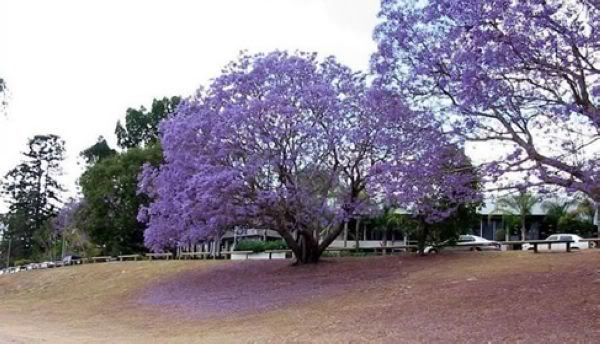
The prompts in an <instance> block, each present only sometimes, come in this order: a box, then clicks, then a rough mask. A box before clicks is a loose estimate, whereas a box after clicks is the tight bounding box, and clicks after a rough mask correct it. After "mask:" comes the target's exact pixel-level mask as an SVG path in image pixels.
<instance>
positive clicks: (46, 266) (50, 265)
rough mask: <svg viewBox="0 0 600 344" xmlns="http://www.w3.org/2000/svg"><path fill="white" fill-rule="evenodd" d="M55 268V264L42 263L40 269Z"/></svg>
mask: <svg viewBox="0 0 600 344" xmlns="http://www.w3.org/2000/svg"><path fill="white" fill-rule="evenodd" d="M53 267H54V262H43V263H40V268H41V269H47V268H53Z"/></svg>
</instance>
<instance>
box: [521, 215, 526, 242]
mask: <svg viewBox="0 0 600 344" xmlns="http://www.w3.org/2000/svg"><path fill="white" fill-rule="evenodd" d="M525 240H527V227H526V226H525V216H521V241H525Z"/></svg>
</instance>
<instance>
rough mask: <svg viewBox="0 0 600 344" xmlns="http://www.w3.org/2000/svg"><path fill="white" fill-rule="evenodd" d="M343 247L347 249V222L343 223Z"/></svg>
mask: <svg viewBox="0 0 600 344" xmlns="http://www.w3.org/2000/svg"><path fill="white" fill-rule="evenodd" d="M344 247H348V221H344Z"/></svg>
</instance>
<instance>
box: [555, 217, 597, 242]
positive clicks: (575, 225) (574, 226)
mask: <svg viewBox="0 0 600 344" xmlns="http://www.w3.org/2000/svg"><path fill="white" fill-rule="evenodd" d="M558 232H561V233H574V234H579V235H581V236H584V237H585V236H588V235H590V234H591V233H595V232H596V226H594V224H593V223H592V222H591V221H586V220H583V219H581V218H580V217H579V216H578V215H577V214H576V213H570V214H567V215H565V216H563V217H561V218H560V219H559V220H558Z"/></svg>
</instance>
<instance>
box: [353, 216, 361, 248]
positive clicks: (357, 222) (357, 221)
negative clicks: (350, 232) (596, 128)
mask: <svg viewBox="0 0 600 344" xmlns="http://www.w3.org/2000/svg"><path fill="white" fill-rule="evenodd" d="M359 234H360V219H356V224H355V227H354V242H355V243H354V250H355V251H356V252H358V249H359V240H358V239H359V238H358V235H359Z"/></svg>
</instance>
